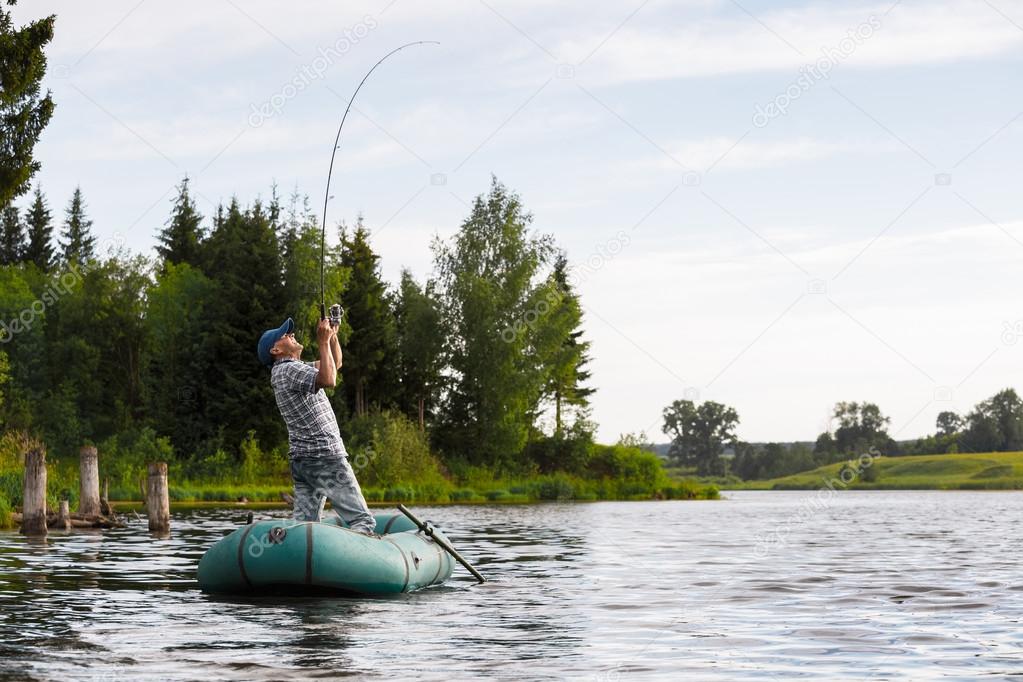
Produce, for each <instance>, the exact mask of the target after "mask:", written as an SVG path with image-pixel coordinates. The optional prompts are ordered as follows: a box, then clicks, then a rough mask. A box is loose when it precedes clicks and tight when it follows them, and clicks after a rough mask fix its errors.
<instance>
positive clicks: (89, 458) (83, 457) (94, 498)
mask: <svg viewBox="0 0 1023 682" xmlns="http://www.w3.org/2000/svg"><path fill="white" fill-rule="evenodd" d="M78 471H79V480H78V490H79V493H78V513H79V514H81V515H82V516H98V515H99V514H100V512H101V509H100V504H99V456H98V453H97V452H96V448H95V447H93V446H92V445H84V446H82V447H81V448H80V449H79V450H78Z"/></svg>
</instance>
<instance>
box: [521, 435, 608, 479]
mask: <svg viewBox="0 0 1023 682" xmlns="http://www.w3.org/2000/svg"><path fill="white" fill-rule="evenodd" d="M591 443H592V441H591V439H590V438H589V437H588V436H578V437H573V436H571V435H570V436H567V437H566V436H549V437H543V438H539V439H537V440H534V441H531V442H530V443H528V444H527V445H526V449H525V451H524V452H523V455H524V456H525V458H526V459H528V460H529V461H531V462H533V463H535V464H536V467H537V469H538V470H539V472H540V473H543V474H549V473H554V472H556V471H564V472H567V473H573V474H582V473H584V472H585V471H586V470H587V465H588V462H589V459H590V454H591V451H590V447H591Z"/></svg>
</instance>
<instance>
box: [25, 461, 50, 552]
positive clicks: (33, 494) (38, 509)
mask: <svg viewBox="0 0 1023 682" xmlns="http://www.w3.org/2000/svg"><path fill="white" fill-rule="evenodd" d="M21 532H22V533H24V534H25V535H43V536H45V535H46V450H45V449H44V448H42V447H36V448H32V449H31V450H29V451H28V452H26V453H25V494H24V498H23V500H22V517H21Z"/></svg>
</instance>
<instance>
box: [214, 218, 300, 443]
mask: <svg viewBox="0 0 1023 682" xmlns="http://www.w3.org/2000/svg"><path fill="white" fill-rule="evenodd" d="M218 214H220V215H222V219H219V220H218V221H217V222H218V225H217V228H216V229H215V230H214V231H213V233H211V234H210V237H209V239H207V240H205V241H204V242H203V246H202V259H201V260H202V263H203V266H202V267H203V270H204V271H205V272H206V273H207V274H208V277H209V278H210V280H211V281H212V287H213V289H212V291H213V293H212V294H211V295H210V297H209V300H208V301H207V302H206V304H205V306H204V311H203V317H204V318H205V319H204V325H203V338H202V341H201V348H202V350H201V351H200V352H201V353H202V354H203V355H204V356H205V357H204V360H205V361H206V363H207V371H206V374H205V381H204V383H203V386H202V390H203V392H204V404H205V405H206V410H207V414H206V417H207V423H208V424H211V425H216V427H217V428H218V431H219V436H220V437H221V438H222V444H223V445H224V447H226V448H228V449H231V450H236V449H237V447H238V445H239V443H240V442H241V441H242V439H243V438H244V437H245V436H246V434H247V433H248V432H249V431H250V430H254V431H255V432H256V436H257V437H258V438H259V440H260V442H263V443H277V442H279V441H280V439H281V438H283V436H284V430H283V424H282V423H281V421H280V419H279V416H278V414H277V407H276V404H275V403H274V398H273V392H272V391H271V389H270V380H269V376H268V375H267V371H266V368H264V367H262V366H261V365H260V364H259V362H258V360H257V359H256V356H255V346H256V342H257V341H258V340H259V337H260V335H261V334H262V333H263V331H265V330H266V329H269V328H271V327H276V326H278V325H280V323H281V322H282V321H283V320H284V319H285V318H286V317H287V316H288V312H287V311H286V310H285V309H284V287H283V283H282V279H283V278H282V275H281V259H280V254H279V253H278V249H279V246H278V243H277V235H275V234H274V231H273V228H272V227H271V225H270V220H269V217H268V215H267V212H266V210H265V209H264V208H263V206H262V205H261V204H260V203H259V202H258V201H257V202H256V203H255V204H253V206H252V207H251V208H249V209H248V210H245V211H242V209H241V207H240V206H239V205H238V202H237V200H235V199H232V201H231V204H230V206H229V207H228V209H227V211H226V212H225V213H222V212H219V211H218Z"/></svg>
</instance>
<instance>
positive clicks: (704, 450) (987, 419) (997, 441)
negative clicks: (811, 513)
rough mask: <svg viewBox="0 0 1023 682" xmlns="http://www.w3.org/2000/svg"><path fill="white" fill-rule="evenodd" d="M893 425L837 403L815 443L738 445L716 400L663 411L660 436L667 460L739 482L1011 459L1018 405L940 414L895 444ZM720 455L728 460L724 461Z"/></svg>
mask: <svg viewBox="0 0 1023 682" xmlns="http://www.w3.org/2000/svg"><path fill="white" fill-rule="evenodd" d="M890 424H891V419H890V418H889V417H886V416H885V415H884V414H883V413H882V412H881V409H880V408H879V407H878V406H877V405H876V404H874V403H871V402H855V401H851V402H839V403H836V404H835V407H834V410H833V411H832V417H831V424H830V427H829V428H828V430H826V431H824V432H823V433H821V434H820V435H819V436H818V437H817V439H816V441H815V442H813V443H791V444H783V443H764V444H751V443H747V442H744V441H742V440H741V439H739V438H738V436H737V435H736V433H735V429H736V427H737V426H738V425H739V415H738V412H736V410H735V409H734V408H731V407H728V406H726V405H723V404H721V403H717V402H714V401H705V402H703V403H700V404H696V403H695V402H694V401H691V400H676V401H674V402H673V403H672V404H671V405H669V406H668V407H666V408H665V409H664V412H663V431H664V433H666V434H668V435H669V436H670V437H671V444H670V446H669V449H668V458H669V459H670V460H671V461H672V462H673V463H675V464H676V465H678V466H684V467H690V468H692V469H694V470H695V471H696V472H697V473H698V474H699V475H701V476H726V475H734V476H737V477H739V478H742V479H744V480H755V479H768V478H777V477H779V476H787V475H789V474H793V473H798V472H800V471H807V470H809V469H814V468H816V467H819V466H823V465H825V464H831V463H834V462H839V461H843V460H847V459H850V458H855V457H858V456H860V455H863V454H865V453H877V454H880V455H885V456H889V457H898V456H905V455H927V454H946V453H947V454H953V453H958V452H1011V451H1018V450H1023V400H1021V399H1020V397H1019V396H1018V395H1017V393H1016V391H1015V390H1014V389H1012V388H1006V389H1003V390H1001V391H999V392H998V393H996V394H995V395H993V396H992V397H990V398H988V399H987V400H983V401H981V402H980V403H978V404H977V405H976V406H974V408H973V409H972V410H970V411H969V412H967V413H966V414H965V415H959V414H957V413H955V412H953V411H948V410H946V411H942V412H940V413H939V414H938V416H937V419H936V420H935V428H936V431H935V432H934V433H933V434H931V435H928V436H926V437H924V438H919V439H916V440H912V441H903V442H899V441H896V440H895V439H893V438H892V437H891V436H890V435H889V433H888V427H889V425H890ZM726 450H730V451H731V454H732V456H731V457H730V458H728V457H724V456H723V455H724V453H725V452H726Z"/></svg>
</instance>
